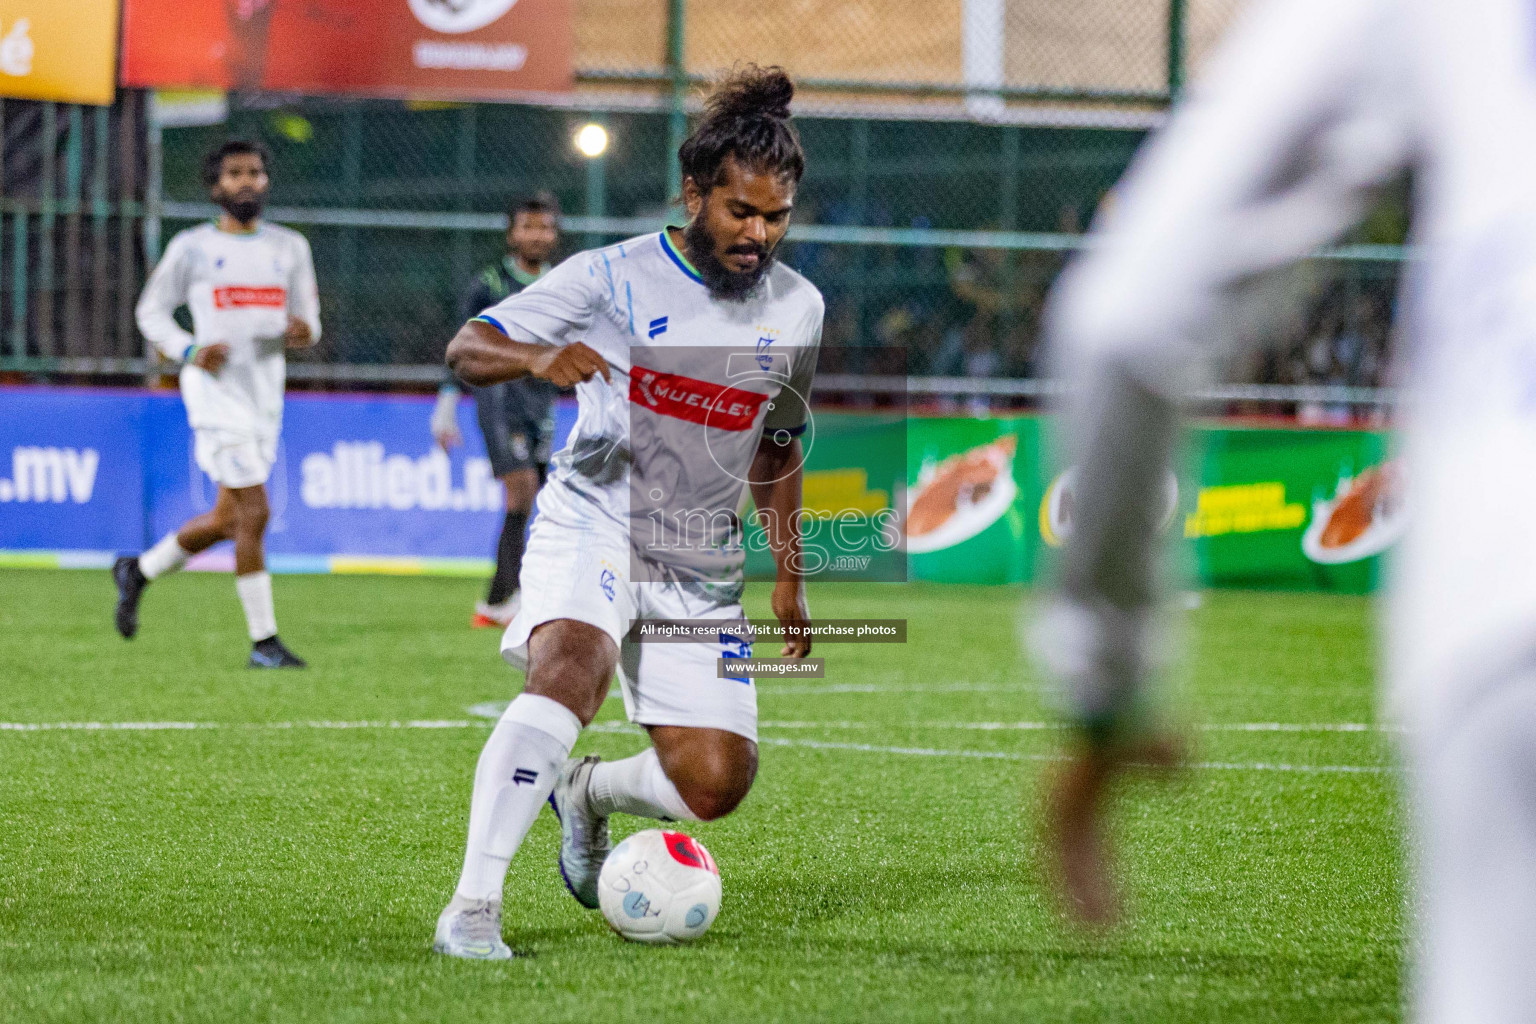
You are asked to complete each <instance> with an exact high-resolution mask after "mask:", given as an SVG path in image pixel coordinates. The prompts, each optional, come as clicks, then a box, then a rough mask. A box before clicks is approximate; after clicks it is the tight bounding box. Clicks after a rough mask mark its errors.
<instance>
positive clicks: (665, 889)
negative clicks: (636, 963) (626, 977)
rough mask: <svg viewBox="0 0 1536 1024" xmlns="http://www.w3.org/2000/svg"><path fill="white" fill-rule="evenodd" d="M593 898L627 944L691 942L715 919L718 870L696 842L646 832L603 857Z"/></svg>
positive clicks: (655, 831) (673, 834) (674, 834)
mask: <svg viewBox="0 0 1536 1024" xmlns="http://www.w3.org/2000/svg"><path fill="white" fill-rule="evenodd" d="M597 898H598V902H599V904H600V905H601V906H602V908H603V916H604V917H605V918H607V919H608V924H609V926H610V927H612V928H613V930H614V931H616V932H618V933H619V934H620V935H622V936H623V937H624V938H626V939H628V940H630V941H631V942H650V943H657V944H675V943H680V942H692V941H693V940H694V939H697V938H698V937H699V936H701V935H703V934H704V933H705V932H707V931H709V926H710V925H712V924H714V923H715V915H716V914H718V913H720V869H719V868H717V867H715V859H714V858H713V857H711V856H710V855H709V851H708V850H706V849H704V844H703V843H701V842H699V841H698V840H697V839H694V838H693V837H691V836H687V835H684V834H683V833H681V832H668V831H665V830H664V829H659V828H652V829H647V830H646V831H644V832H636V833H635V834H634V835H632V836H630V837H629V838H628V839H626V840H624V841H623V842H622V843H620V844H619V845H618V848H617V849H615V850H614V851H613V852H612V853H610V854H609V855H608V859H607V860H605V861H604V862H603V870H602V872H601V873H600V874H599V875H598V876H597Z"/></svg>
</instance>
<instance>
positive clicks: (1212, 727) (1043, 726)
mask: <svg viewBox="0 0 1536 1024" xmlns="http://www.w3.org/2000/svg"><path fill="white" fill-rule="evenodd" d="M758 725H759V726H761V727H762V728H765V729H969V730H975V731H977V732H1049V731H1055V730H1060V729H1066V728H1068V723H1066V722H772V721H763V722H759V723H758ZM1193 728H1195V729H1199V730H1200V731H1202V732H1296V733H1305V732H1398V731H1400V730H1398V729H1397V728H1396V727H1394V726H1389V725H1373V724H1371V723H1369V722H1204V723H1201V724H1198V725H1195V726H1193Z"/></svg>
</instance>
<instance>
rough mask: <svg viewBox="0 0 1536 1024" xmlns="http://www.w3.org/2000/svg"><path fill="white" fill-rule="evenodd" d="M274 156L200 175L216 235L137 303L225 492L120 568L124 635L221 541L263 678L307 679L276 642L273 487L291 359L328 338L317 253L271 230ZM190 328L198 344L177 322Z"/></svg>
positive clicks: (160, 271)
mask: <svg viewBox="0 0 1536 1024" xmlns="http://www.w3.org/2000/svg"><path fill="white" fill-rule="evenodd" d="M267 163H268V160H267V153H266V150H265V149H263V148H262V147H261V146H260V145H258V144H256V143H252V142H244V141H240V140H232V141H229V142H226V143H224V144H223V145H221V146H219V147H218V148H217V149H215V150H213V151H212V152H210V153H209V154H208V156H207V158H206V159H205V160H204V162H203V182H204V184H205V185H206V186H207V187H208V194H209V196H210V198H212V199H213V201H214V202H216V203H218V204H219V206H221V207H222V208H223V211H222V212H221V213H220V214H219V218H218V220H216V221H212V222H209V223H207V224H200V225H198V226H197V227H194V228H188V229H187V230H185V231H181V232H178V233H177V235H176V237H174V238H172V239H171V241H170V244H169V245H167V246H166V247H165V255H164V256H163V257H162V258H161V260H160V263H159V265H158V266H156V267H155V270H154V273H152V274H151V275H150V276H149V282H148V283H147V284H145V286H144V294H143V295H142V296H141V297H140V299H139V306H138V321H139V330H141V331H143V332H144V336H145V337H146V338H148V339H149V340H150V341H151V342H153V343H154V345H155V347H156V348H157V349H159V350H160V351H161V352H162V353H164V354H165V356H166V357H167V358H169V359H172V360H175V361H177V362H179V363H181V397H182V401H183V402H185V403H186V407H187V420H188V422H189V423H190V424H191V426H192V435H193V452H194V454H195V456H196V458H197V464H198V465H199V466H200V467H201V468H202V470H203V472H204V473H207V474H208V476H209V477H210V478H212V480H213V482H214V483H215V484H217V485H218V497H217V498H216V499H215V501H214V504H213V508H212V510H210V511H208V512H205V513H204V514H202V515H200V516H197V517H196V518H194V519H190V520H188V521H187V522H186V523H183V524H182V526H181V527H180V528H179V529H177V530H175V531H174V532H172V533H168V534H166V535H165V537H163V538H162V539H161V540H160V542H159V543H157V544H156V545H155V546H154V547H152V548H150V549H149V550H148V551H146V552H144V553H143V554H141V555H139V556H138V557H136V558H134V557H124V558H119V559H118V560H117V563H116V565H114V566H113V569H112V575H113V578H114V579H115V580H116V582H117V594H118V598H117V613H116V623H117V629H118V632H120V633H121V634H122V635H123V636H124V637H127V638H132V637H133V635H134V634H135V633H136V632H138V628H139V614H138V609H139V599H140V597H142V596H143V593H144V589H145V587H147V586H148V585H149V583H150V581H151V580H155V579H158V578H160V577H161V576H163V575H165V574H166V573H169V572H174V571H175V570H177V569H179V568H181V566H182V565H183V564H185V562H186V561H187V559H188V558H189V557H190V556H191V555H194V554H196V553H197V552H199V551H202V550H204V549H205V548H208V547H211V546H212V545H214V544H217V543H218V542H220V541H224V540H233V541H234V542H235V590H236V592H237V593H238V594H239V595H240V604H241V605H242V606H243V607H244V608H245V622H246V626H247V629H248V631H249V633H250V638H251V655H250V659H249V662H248V663H249V664H250V666H251V667H252V668H303V667H304V661H303V660H302V659H300V658H299V657H298V656H297V655H295V654H294V653H293V652H292V651H290V650H289V649H288V648H287V647H286V646H284V644H283V642H282V640H280V639H278V635H277V616H276V613H275V612H274V610H273V607H272V577H271V576H269V575H268V574H267V568H266V554H265V550H264V538H265V534H266V529H267V488H266V483H267V477H268V476H269V475H270V474H271V472H272V463H273V461H274V460H275V459H276V457H277V438H278V434H279V432H280V431H281V429H282V421H283V384H284V379H285V375H286V368H285V363H284V358H283V352H284V350H285V349H289V348H308V347H309V346H311V345H313V344H315V342H316V341H318V340H319V338H320V298H319V293H318V291H317V290H316V288H315V267H314V261H313V259H312V258H311V256H310V252H309V242H308V241H306V240H305V238H304V236H303V235H301V234H299V233H298V232H297V231H292V230H289V229H288V228H285V227H280V226H278V225H276V224H269V223H267V222H266V221H264V220H262V219H261V209H262V205H263V204H264V203H265V201H266V197H267V188H268V185H269V181H268V178H267ZM183 305H184V306H186V307H188V309H189V310H190V312H191V314H192V333H190V334H189V333H187V332H186V331H185V330H183V329H182V328H181V327H180V325H178V324H177V323H176V321H175V319H174V318H173V317H172V314H173V313H174V312H175V311H176V308H177V307H178V306H183Z"/></svg>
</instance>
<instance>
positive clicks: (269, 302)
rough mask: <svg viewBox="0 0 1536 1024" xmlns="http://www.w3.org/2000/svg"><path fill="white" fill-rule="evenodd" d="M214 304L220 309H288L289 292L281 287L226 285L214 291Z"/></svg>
mask: <svg viewBox="0 0 1536 1024" xmlns="http://www.w3.org/2000/svg"><path fill="white" fill-rule="evenodd" d="M213 304H214V306H215V307H216V308H218V309H237V308H240V307H248V306H259V307H262V308H266V309H286V308H287V306H288V290H287V289H286V288H279V287H275V286H273V287H252V286H249V285H225V286H224V287H222V288H215V289H214V290H213Z"/></svg>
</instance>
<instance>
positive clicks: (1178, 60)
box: [1168, 0, 1188, 101]
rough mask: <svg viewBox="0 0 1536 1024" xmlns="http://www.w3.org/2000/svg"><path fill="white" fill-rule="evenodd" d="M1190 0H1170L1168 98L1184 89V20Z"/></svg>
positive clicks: (1177, 96) (1175, 95) (1171, 98)
mask: <svg viewBox="0 0 1536 1024" xmlns="http://www.w3.org/2000/svg"><path fill="white" fill-rule="evenodd" d="M1187 6H1188V0H1168V99H1169V100H1170V101H1172V100H1176V99H1178V98H1179V93H1181V92H1183V91H1184V43H1185V39H1184V22H1185V14H1186V8H1187Z"/></svg>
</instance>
